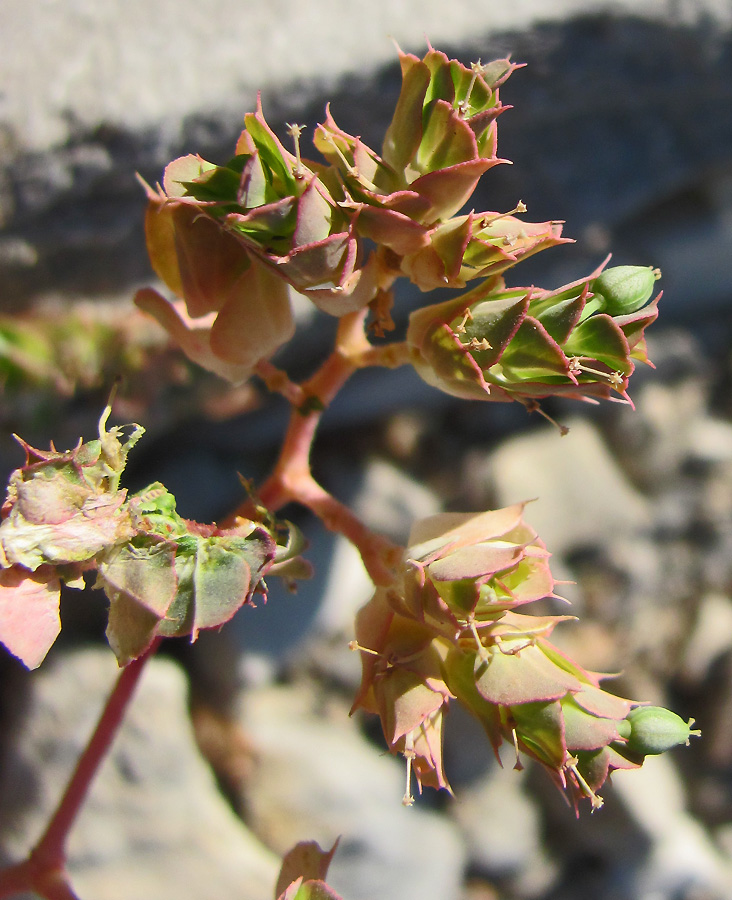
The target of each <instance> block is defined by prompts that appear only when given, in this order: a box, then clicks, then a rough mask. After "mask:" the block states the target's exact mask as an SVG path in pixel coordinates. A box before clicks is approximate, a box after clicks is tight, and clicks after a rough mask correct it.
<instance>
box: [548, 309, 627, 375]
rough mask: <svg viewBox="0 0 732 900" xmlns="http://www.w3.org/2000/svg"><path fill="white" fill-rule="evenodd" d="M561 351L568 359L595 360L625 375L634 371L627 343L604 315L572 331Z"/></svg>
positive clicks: (600, 314) (620, 331)
mask: <svg viewBox="0 0 732 900" xmlns="http://www.w3.org/2000/svg"><path fill="white" fill-rule="evenodd" d="M563 349H564V352H565V353H566V354H567V355H568V356H579V357H584V358H586V359H596V360H598V361H599V362H603V363H605V364H606V365H607V366H609V367H610V368H611V369H614V370H617V371H619V372H622V373H623V374H625V375H629V374H630V373H631V372H632V371H633V363H632V362H631V361H630V358H629V357H630V347H629V346H628V341H627V339H626V337H625V335H624V334H623V332H622V330H621V328H620V326H619V325H618V324H617V323H616V322H615V321H614V320H613V318H612V316H608V315H606V314H605V313H597V314H596V315H594V316H590V318H589V319H585V321H584V322H582V323H581V324H580V325H578V326H577V328H575V329H574V331H573V332H572V334H571V335H570V336H569V339H568V340H567V341H566V342H565V344H564V347H563Z"/></svg>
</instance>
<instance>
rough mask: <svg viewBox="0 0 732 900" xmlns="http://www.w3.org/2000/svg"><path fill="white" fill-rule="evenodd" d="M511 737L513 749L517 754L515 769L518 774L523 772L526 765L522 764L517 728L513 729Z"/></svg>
mask: <svg viewBox="0 0 732 900" xmlns="http://www.w3.org/2000/svg"><path fill="white" fill-rule="evenodd" d="M511 736H512V737H513V749H514V751H515V752H516V762H515V763H514V766H513V767H514V769H515V770H516V771H517V772H522V771H523V769H524V764H523V763H522V762H521V756H520V755H519V745H518V735H517V734H516V729H515V728H512V729H511Z"/></svg>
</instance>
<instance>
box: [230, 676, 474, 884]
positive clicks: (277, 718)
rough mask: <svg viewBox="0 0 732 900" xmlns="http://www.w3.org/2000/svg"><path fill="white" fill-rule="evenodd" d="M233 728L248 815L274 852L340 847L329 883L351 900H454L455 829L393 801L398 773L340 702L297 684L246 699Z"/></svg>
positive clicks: (399, 785)
mask: <svg viewBox="0 0 732 900" xmlns="http://www.w3.org/2000/svg"><path fill="white" fill-rule="evenodd" d="M241 723H242V727H243V728H244V729H245V731H246V733H247V735H248V737H249V738H250V740H251V741H252V744H253V747H254V754H255V766H254V772H253V773H252V776H251V777H250V778H248V779H247V780H246V783H245V784H244V785H243V790H244V798H243V799H244V808H245V809H246V818H247V820H248V821H249V822H250V823H251V826H252V827H253V828H254V830H255V831H256V833H257V834H258V835H259V836H260V837H261V838H262V839H264V840H265V842H266V843H267V844H268V845H269V846H271V847H273V848H274V849H275V850H276V851H278V852H280V851H284V850H286V849H287V848H288V847H290V846H292V844H294V843H296V842H297V841H299V840H304V839H311V840H317V841H318V843H319V844H320V845H321V847H323V848H326V847H330V846H332V844H333V843H334V841H335V840H336V838H337V837H338V836H339V835H340V836H341V842H340V845H339V849H338V852H337V853H336V855H335V858H334V860H333V864H332V866H331V870H330V874H329V878H328V881H329V883H331V884H332V886H333V888H334V889H335V890H337V891H339V892H340V893H341V894H342V895H343V896H344V897H347V898H349V900H373V898H375V897H379V898H382V900H392V898H393V900H397V898H400V900H401V898H404V897H420V898H424V900H450V898H455V897H457V896H458V888H459V885H460V883H461V881H462V874H463V848H462V844H461V841H460V838H459V835H458V832H457V830H456V828H455V827H454V825H452V824H451V823H450V822H448V821H446V820H445V819H443V818H441V817H439V816H437V815H435V814H434V813H430V812H427V811H424V810H422V809H420V806H419V801H418V802H417V805H416V806H415V807H412V808H405V807H403V806H402V804H401V799H402V796H403V794H404V783H405V782H404V768H403V767H402V766H400V765H399V764H398V763H397V762H396V761H395V760H394V759H392V758H391V757H389V756H388V755H387V756H385V755H384V754H383V752H380V751H379V750H378V749H377V748H376V747H374V746H372V745H370V744H368V743H367V742H366V741H365V740H364V738H363V737H361V735H360V734H359V732H358V729H357V727H356V723H355V721H354V720H353V719H349V718H348V715H347V709H346V707H345V706H344V705H342V704H331V705H329V704H328V703H327V702H323V701H322V700H320V701H319V700H318V698H317V697H316V696H315V695H313V694H312V693H310V692H309V691H308V689H307V688H306V687H304V686H300V687H298V688H283V687H279V688H275V687H270V688H263V689H259V690H254V691H248V692H246V694H245V696H244V697H243V701H242V712H241Z"/></svg>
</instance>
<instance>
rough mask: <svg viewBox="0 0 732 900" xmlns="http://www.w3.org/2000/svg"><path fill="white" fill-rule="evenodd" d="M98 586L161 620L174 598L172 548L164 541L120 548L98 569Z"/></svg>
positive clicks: (173, 548) (174, 580)
mask: <svg viewBox="0 0 732 900" xmlns="http://www.w3.org/2000/svg"><path fill="white" fill-rule="evenodd" d="M98 573H99V574H98V578H99V586H101V587H103V588H104V590H105V591H106V592H107V594H108V595H109V596H112V595H114V594H124V595H125V596H126V597H128V598H129V599H130V600H134V601H136V602H137V603H138V604H139V605H140V606H142V607H144V608H145V609H147V610H148V611H149V612H151V613H153V615H154V616H155V617H156V618H158V619H162V618H163V617H164V616H165V614H166V613H167V612H168V609H169V608H170V604H171V603H172V602H173V599H174V597H175V593H176V589H177V586H178V579H177V576H176V573H175V545H174V544H171V543H166V542H163V541H160V542H155V543H150V544H148V545H147V546H134V545H133V544H129V543H128V544H123V545H122V546H121V547H117V548H115V549H114V550H112V551H111V553H109V554H107V555H105V557H104V558H103V559H102V560H101V562H100V564H99V568H98Z"/></svg>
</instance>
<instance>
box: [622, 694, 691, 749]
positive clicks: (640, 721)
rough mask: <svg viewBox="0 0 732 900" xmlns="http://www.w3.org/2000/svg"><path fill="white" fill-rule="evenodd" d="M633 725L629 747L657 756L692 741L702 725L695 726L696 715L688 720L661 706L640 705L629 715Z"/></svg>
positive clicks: (628, 717) (629, 720) (630, 731)
mask: <svg viewBox="0 0 732 900" xmlns="http://www.w3.org/2000/svg"><path fill="white" fill-rule="evenodd" d="M625 721H626V723H627V725H629V726H630V728H629V729H627V725H626V731H627V730H629V734H625V735H624V736H626V737H627V739H628V743H627V748H628V750H630V751H631V752H632V753H638V754H640V755H641V756H657V755H658V754H659V753H665V752H666V750H670V749H671V748H672V747H676V746H678V745H679V744H687V745H688V743H689V738H690V737H691V735H695V736H696V735H700V734H701V731H699V729H698V728H695V729H693V730H692V728H691V726H692V725H693V724H694V720H693V719H689V721H688V722H684V720H683V719H682V718H680V717H679V716H677V715H676V713H673V712H671V711H670V710H668V709H664V708H663V707H661V706H638V707H636V708H635V709H633V710H631V711H630V713H628V715H627V717H626V719H625Z"/></svg>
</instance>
